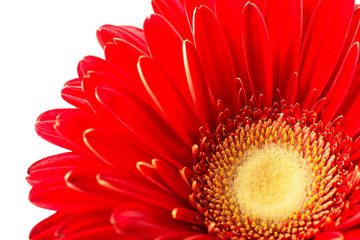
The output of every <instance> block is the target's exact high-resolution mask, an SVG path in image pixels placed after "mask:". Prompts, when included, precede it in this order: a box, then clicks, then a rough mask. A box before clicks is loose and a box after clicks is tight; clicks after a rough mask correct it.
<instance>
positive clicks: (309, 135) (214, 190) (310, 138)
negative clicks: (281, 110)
mask: <svg viewBox="0 0 360 240" xmlns="http://www.w3.org/2000/svg"><path fill="white" fill-rule="evenodd" d="M250 122H251V121H249V119H248V118H246V119H244V121H236V120H234V129H233V130H231V131H227V130H226V131H227V132H226V131H225V130H224V129H228V126H227V125H226V124H223V125H222V126H221V125H220V126H219V127H218V129H217V131H218V132H219V133H222V134H219V133H215V135H214V138H213V139H210V138H209V137H207V138H206V137H205V138H203V140H204V139H205V140H204V141H205V142H206V143H205V144H204V145H203V147H202V149H203V151H202V152H201V153H200V154H199V156H200V157H199V158H200V160H199V162H198V164H197V165H195V166H194V172H195V176H194V178H193V190H194V193H195V201H196V202H197V203H198V204H197V208H198V210H199V212H201V213H203V214H204V219H205V220H204V222H205V225H206V226H207V227H208V231H209V233H210V234H213V235H215V236H219V237H222V238H224V239H259V238H260V239H261V238H263V239H308V238H310V237H311V236H313V235H314V234H316V233H317V232H319V231H320V229H321V228H323V227H324V225H325V222H326V218H327V217H328V216H329V214H330V212H332V214H334V213H336V212H340V211H341V209H340V208H341V207H339V206H337V204H338V202H340V200H341V198H342V196H340V195H339V193H338V192H337V187H338V186H339V184H341V179H342V174H341V169H338V166H337V165H336V164H335V161H336V159H337V157H336V155H335V154H334V148H333V146H332V145H331V144H330V143H329V142H327V141H326V139H325V138H324V136H325V135H324V134H321V133H322V132H317V131H316V130H314V128H312V127H310V126H307V125H305V124H302V125H301V123H300V121H297V120H296V119H295V118H293V117H289V116H287V117H286V118H285V117H284V115H283V114H278V116H277V118H273V120H271V119H262V120H258V121H256V122H255V121H253V122H252V123H251V124H250ZM290 122H291V123H292V124H290ZM230 125H231V124H230ZM221 129H223V130H221ZM220 135H223V136H220ZM215 139H216V140H215Z"/></svg>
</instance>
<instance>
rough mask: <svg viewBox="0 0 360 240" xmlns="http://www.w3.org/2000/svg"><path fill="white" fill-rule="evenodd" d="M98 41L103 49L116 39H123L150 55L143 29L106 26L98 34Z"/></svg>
mask: <svg viewBox="0 0 360 240" xmlns="http://www.w3.org/2000/svg"><path fill="white" fill-rule="evenodd" d="M96 35H97V38H98V41H99V43H100V45H101V46H102V47H104V46H105V45H106V44H107V43H109V42H113V40H114V38H119V39H123V40H125V41H127V42H129V43H131V44H132V45H135V46H136V47H137V48H139V49H141V50H142V51H143V52H145V53H148V50H147V46H146V42H145V37H144V32H143V30H142V29H140V28H137V27H133V26H114V25H104V26H102V27H100V28H99V30H98V31H97V32H96Z"/></svg>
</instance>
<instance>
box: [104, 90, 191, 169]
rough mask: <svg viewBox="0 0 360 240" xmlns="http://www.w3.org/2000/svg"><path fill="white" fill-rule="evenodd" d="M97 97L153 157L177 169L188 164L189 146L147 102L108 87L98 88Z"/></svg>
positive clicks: (189, 158) (189, 162)
mask: <svg viewBox="0 0 360 240" xmlns="http://www.w3.org/2000/svg"><path fill="white" fill-rule="evenodd" d="M97 97H98V99H99V101H100V103H101V104H102V105H103V107H104V108H105V109H107V111H108V112H109V113H110V114H112V116H113V117H115V119H116V120H117V121H118V122H119V123H120V124H121V125H123V126H125V127H126V128H128V129H129V130H130V131H131V132H132V134H133V135H134V136H133V137H131V139H134V141H132V142H134V143H135V142H136V141H140V144H144V145H145V146H146V149H149V150H150V152H152V153H154V157H155V156H158V157H164V158H165V159H166V160H167V161H168V162H171V164H173V165H175V166H177V167H179V168H181V167H182V166H183V164H185V165H186V166H187V165H188V164H191V162H192V160H191V155H190V151H191V149H190V148H189V147H188V145H187V144H185V143H184V142H183V141H182V140H181V139H180V138H179V136H178V134H176V133H175V132H174V131H173V130H172V129H171V127H170V126H169V124H168V123H167V122H166V121H164V119H163V118H162V117H161V116H160V115H159V114H158V113H157V112H155V110H154V109H152V108H151V107H150V106H149V105H148V104H147V103H145V102H144V101H142V100H141V99H139V98H137V97H136V96H134V95H132V94H130V93H128V92H118V91H116V90H115V89H112V88H108V87H98V88H97ZM144 123H146V124H144ZM121 129H122V127H121V128H120V130H121ZM119 134H121V131H119ZM127 135H128V134H127ZM136 139H138V140H136ZM173 159H178V160H177V161H174V160H173Z"/></svg>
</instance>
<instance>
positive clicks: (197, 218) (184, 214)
mask: <svg viewBox="0 0 360 240" xmlns="http://www.w3.org/2000/svg"><path fill="white" fill-rule="evenodd" d="M172 217H173V218H174V219H177V220H181V221H186V222H189V223H192V224H199V225H202V224H204V219H203V218H204V216H203V215H201V214H200V213H198V212H195V211H193V210H190V209H186V208H174V210H173V211H172Z"/></svg>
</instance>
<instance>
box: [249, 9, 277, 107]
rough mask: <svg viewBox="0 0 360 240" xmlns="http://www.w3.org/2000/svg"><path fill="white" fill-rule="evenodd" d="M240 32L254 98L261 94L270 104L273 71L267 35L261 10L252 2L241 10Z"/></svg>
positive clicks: (267, 104) (266, 102)
mask: <svg viewBox="0 0 360 240" xmlns="http://www.w3.org/2000/svg"><path fill="white" fill-rule="evenodd" d="M242 34H243V43H244V51H245V59H246V65H247V69H248V72H249V78H250V80H251V82H252V87H253V92H254V93H255V98H256V99H257V98H258V96H259V95H260V94H263V95H264V96H265V104H266V106H272V95H273V72H272V59H271V51H270V42H269V36H268V33H267V30H266V26H265V22H264V19H263V16H262V15H261V12H260V11H259V9H258V8H257V7H256V5H254V4H252V3H248V4H246V6H245V8H244V11H243V20H242Z"/></svg>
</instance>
